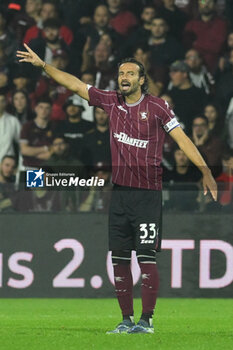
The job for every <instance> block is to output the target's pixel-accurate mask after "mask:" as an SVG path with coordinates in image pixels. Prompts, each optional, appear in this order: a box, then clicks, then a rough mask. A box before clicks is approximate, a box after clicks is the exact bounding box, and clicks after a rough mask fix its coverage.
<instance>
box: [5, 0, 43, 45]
mask: <svg viewBox="0 0 233 350" xmlns="http://www.w3.org/2000/svg"><path fill="white" fill-rule="evenodd" d="M41 6H42V0H26V3H25V8H24V11H20V12H19V13H18V14H16V15H15V16H14V17H13V20H12V21H11V22H10V27H11V28H12V30H13V31H14V33H15V36H16V38H17V42H18V45H20V44H21V43H22V42H23V38H24V36H25V34H26V31H27V30H28V29H29V28H31V27H32V26H34V25H36V24H37V23H38V22H39V21H40V11H41Z"/></svg>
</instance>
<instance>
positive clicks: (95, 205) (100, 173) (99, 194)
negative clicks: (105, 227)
mask: <svg viewBox="0 0 233 350" xmlns="http://www.w3.org/2000/svg"><path fill="white" fill-rule="evenodd" d="M92 176H94V177H98V178H99V179H103V180H104V186H103V187H98V186H95V187H91V188H90V189H89V190H87V191H83V192H82V196H81V199H80V201H81V203H80V206H79V209H78V210H79V211H80V212H85V213H86V212H90V211H94V212H100V213H107V212H108V208H109V203H110V198H111V190H112V184H111V182H110V180H111V169H110V168H109V167H108V166H107V165H105V164H104V163H101V162H100V163H97V164H95V167H94V171H93V173H92Z"/></svg>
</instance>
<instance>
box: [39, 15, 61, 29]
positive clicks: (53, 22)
mask: <svg viewBox="0 0 233 350" xmlns="http://www.w3.org/2000/svg"><path fill="white" fill-rule="evenodd" d="M43 27H44V28H56V29H59V28H60V27H61V22H60V21H59V19H57V18H48V19H46V21H44V23H43Z"/></svg>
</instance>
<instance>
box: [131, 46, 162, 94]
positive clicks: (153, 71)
mask: <svg viewBox="0 0 233 350" xmlns="http://www.w3.org/2000/svg"><path fill="white" fill-rule="evenodd" d="M133 57H134V58H135V59H136V60H137V61H139V62H141V63H142V64H143V65H144V67H145V71H146V74H147V78H148V83H149V91H150V93H151V94H152V95H154V96H159V95H160V94H161V92H162V90H163V89H164V86H165V84H166V82H167V74H166V73H167V69H163V68H162V67H161V66H157V65H153V64H152V62H151V59H150V57H151V52H150V50H149V47H148V46H147V45H145V44H144V45H143V44H141V45H138V46H136V47H135V48H134V51H133Z"/></svg>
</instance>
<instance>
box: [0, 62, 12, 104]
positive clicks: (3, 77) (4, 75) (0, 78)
mask: <svg viewBox="0 0 233 350" xmlns="http://www.w3.org/2000/svg"><path fill="white" fill-rule="evenodd" d="M8 75H9V72H8V70H7V69H5V70H2V71H1V72H0V94H1V95H5V96H6V98H7V102H8V101H9V99H10V84H9V76H8Z"/></svg>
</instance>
